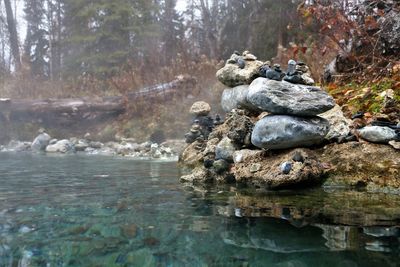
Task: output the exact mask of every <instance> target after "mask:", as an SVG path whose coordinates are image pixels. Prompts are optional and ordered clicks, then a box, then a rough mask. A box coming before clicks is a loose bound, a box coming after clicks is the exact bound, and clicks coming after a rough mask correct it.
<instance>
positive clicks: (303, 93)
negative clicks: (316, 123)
mask: <svg viewBox="0 0 400 267" xmlns="http://www.w3.org/2000/svg"><path fill="white" fill-rule="evenodd" d="M247 100H248V101H249V102H250V103H251V104H253V105H254V106H256V107H258V108H259V109H261V110H263V111H267V112H270V113H273V114H286V115H297V116H315V115H318V114H320V113H323V112H325V111H328V110H330V109H332V108H333V107H334V106H335V101H334V100H333V98H332V97H331V96H330V95H329V94H328V93H326V92H325V91H323V90H322V89H321V88H320V87H315V86H307V85H301V84H292V83H289V82H285V81H283V82H279V81H274V80H270V79H266V78H262V77H260V78H257V79H255V80H254V81H253V82H252V83H251V84H250V86H249V93H248V95H247Z"/></svg>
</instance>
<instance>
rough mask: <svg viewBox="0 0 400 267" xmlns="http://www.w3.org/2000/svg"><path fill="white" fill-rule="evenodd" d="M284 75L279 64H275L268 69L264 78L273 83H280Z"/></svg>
mask: <svg viewBox="0 0 400 267" xmlns="http://www.w3.org/2000/svg"><path fill="white" fill-rule="evenodd" d="M284 76H285V74H284V73H283V72H282V70H281V66H280V65H279V64H275V65H274V67H273V68H272V69H269V70H267V71H266V72H265V77H266V78H268V79H271V80H275V81H282V78H283V77H284Z"/></svg>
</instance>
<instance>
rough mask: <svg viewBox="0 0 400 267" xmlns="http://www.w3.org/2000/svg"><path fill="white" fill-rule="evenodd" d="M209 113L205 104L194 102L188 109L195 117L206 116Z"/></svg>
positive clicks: (208, 106) (208, 107) (207, 105)
mask: <svg viewBox="0 0 400 267" xmlns="http://www.w3.org/2000/svg"><path fill="white" fill-rule="evenodd" d="M210 112H211V107H210V105H209V104H208V103H207V102H204V101H198V102H195V103H194V104H193V105H192V107H191V108H190V114H193V115H196V116H207V115H208V114H209V113H210Z"/></svg>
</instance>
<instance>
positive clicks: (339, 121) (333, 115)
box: [318, 105, 351, 140]
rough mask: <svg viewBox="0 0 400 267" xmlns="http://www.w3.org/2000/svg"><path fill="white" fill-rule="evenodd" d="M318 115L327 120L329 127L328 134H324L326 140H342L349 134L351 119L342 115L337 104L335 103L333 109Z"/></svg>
mask: <svg viewBox="0 0 400 267" xmlns="http://www.w3.org/2000/svg"><path fill="white" fill-rule="evenodd" d="M318 116H319V117H321V118H324V119H326V120H327V121H328V122H329V125H330V129H329V132H328V134H327V135H326V136H325V139H326V140H342V139H343V138H345V137H346V136H348V135H349V133H350V125H351V120H349V119H347V118H346V117H345V116H344V114H343V111H342V109H341V108H340V106H339V105H335V107H334V108H333V109H331V110H328V111H326V112H324V113H322V114H320V115H318Z"/></svg>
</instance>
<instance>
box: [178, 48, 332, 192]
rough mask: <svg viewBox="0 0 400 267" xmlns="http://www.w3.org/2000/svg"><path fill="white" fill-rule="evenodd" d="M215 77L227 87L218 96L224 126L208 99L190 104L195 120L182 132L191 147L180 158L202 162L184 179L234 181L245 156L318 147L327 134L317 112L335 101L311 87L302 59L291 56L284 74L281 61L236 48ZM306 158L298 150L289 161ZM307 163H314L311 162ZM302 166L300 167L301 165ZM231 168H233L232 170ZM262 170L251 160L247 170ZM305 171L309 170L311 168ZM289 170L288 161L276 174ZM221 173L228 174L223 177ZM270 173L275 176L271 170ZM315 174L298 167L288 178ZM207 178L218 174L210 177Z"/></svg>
mask: <svg viewBox="0 0 400 267" xmlns="http://www.w3.org/2000/svg"><path fill="white" fill-rule="evenodd" d="M216 76H217V78H218V80H219V81H220V82H222V83H223V84H224V85H226V86H228V87H229V88H228V89H225V91H224V92H223V95H222V100H221V105H222V108H223V109H224V111H226V112H227V116H226V119H225V121H224V122H223V124H222V121H221V120H220V118H219V116H217V117H216V119H212V118H211V117H210V116H209V113H210V108H209V105H206V103H204V102H199V103H195V104H194V105H193V106H192V108H191V113H192V114H194V115H195V118H194V124H193V125H192V128H191V129H190V132H189V133H187V134H186V141H187V143H189V145H188V147H187V148H186V150H185V151H184V152H183V153H182V155H181V158H180V160H181V162H182V163H183V164H184V165H187V166H192V167H196V164H195V163H193V164H192V162H191V161H193V162H195V161H196V160H197V162H202V163H203V166H200V167H198V168H197V169H195V170H194V171H193V172H192V174H191V175H188V176H184V177H182V180H184V181H191V182H194V181H201V182H204V181H206V180H213V181H215V180H217V181H223V182H228V181H229V180H235V179H236V181H238V180H239V179H240V177H238V176H240V175H236V174H237V172H238V171H237V170H238V169H240V168H239V165H240V163H241V162H243V160H244V158H245V157H249V158H251V157H253V158H254V155H256V154H257V153H258V154H260V153H265V151H269V150H282V149H292V148H299V147H301V148H303V147H309V146H314V145H318V144H320V143H322V142H323V140H324V138H325V136H326V135H327V134H328V132H329V129H330V124H329V122H328V121H327V120H326V119H323V118H321V117H318V114H321V113H323V112H326V111H328V110H330V109H332V108H333V107H334V106H335V101H334V99H333V98H332V97H331V96H330V95H328V93H326V92H325V91H324V90H323V89H321V88H320V87H316V86H313V85H314V80H313V79H312V78H311V75H310V71H309V69H308V67H307V65H306V64H304V63H303V62H295V61H294V60H290V61H289V62H288V69H287V71H286V72H284V71H282V70H281V67H280V65H278V64H275V65H273V66H271V63H270V62H268V61H267V62H261V61H259V60H257V57H256V56H254V55H252V54H251V53H249V52H248V51H245V52H243V53H242V54H239V53H238V52H235V53H234V54H233V55H232V56H231V57H230V58H229V59H228V60H227V62H226V64H225V66H224V67H223V68H222V69H220V70H219V71H218V72H217V74H216ZM200 107H201V108H200ZM220 124H222V125H220ZM217 126H218V127H217ZM213 128H214V130H213ZM306 157H307V155H305V154H304V153H301V151H300V152H298V151H295V153H294V154H293V155H291V160H294V161H299V162H300V161H301V162H304V158H306ZM250 161H251V160H250ZM232 164H233V165H232ZM307 164H309V165H312V164H313V162H311V163H310V162H308V163H307ZM303 165H304V164H303ZM303 165H302V167H300V169H301V168H303V169H304V168H305V167H304V166H305V165H304V166H303ZM316 165H318V164H316ZM232 166H235V167H234V168H232ZM232 169H233V170H234V171H233V172H232V171H230V170H232ZM261 169H262V166H261V165H260V164H258V163H257V162H255V163H254V162H253V163H252V166H251V167H250V172H252V173H253V174H254V173H257V172H258V171H260V173H262V170H261ZM308 169H310V170H311V171H310V172H313V169H312V168H308ZM235 170H236V173H235ZM291 170H292V163H290V162H286V161H284V162H281V163H280V170H279V175H289V176H290V173H291ZM224 173H225V174H228V175H222V174H224ZM268 174H271V176H274V175H273V173H268ZM319 175H321V172H320V171H319V170H317V171H315V172H314V173H313V174H312V175H310V173H307V172H306V171H304V170H299V171H297V172H296V174H294V176H293V177H292V178H293V179H292V178H290V179H292V180H293V181H294V180H299V179H298V178H299V176H302V177H303V176H304V177H306V178H307V179H308V178H310V177H314V178H315V177H317V176H319ZM210 176H215V177H216V178H213V179H211V178H210ZM235 176H236V177H235ZM304 177H303V178H304ZM261 179H263V180H264V182H265V183H264V182H261V184H263V186H264V185H265V184H266V185H267V187H272V188H273V187H280V185H281V184H280V183H277V184H275V185H276V186H275V185H274V183H275V182H274V181H272V180H273V179H276V177H275V176H274V177H272V178H271V179H272V180H271V179H270V181H268V178H264V177H263V178H261ZM300 180H301V179H300ZM271 181H272V182H271ZM291 183H292V182H289V183H287V184H289V185H291ZM293 183H295V182H293Z"/></svg>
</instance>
